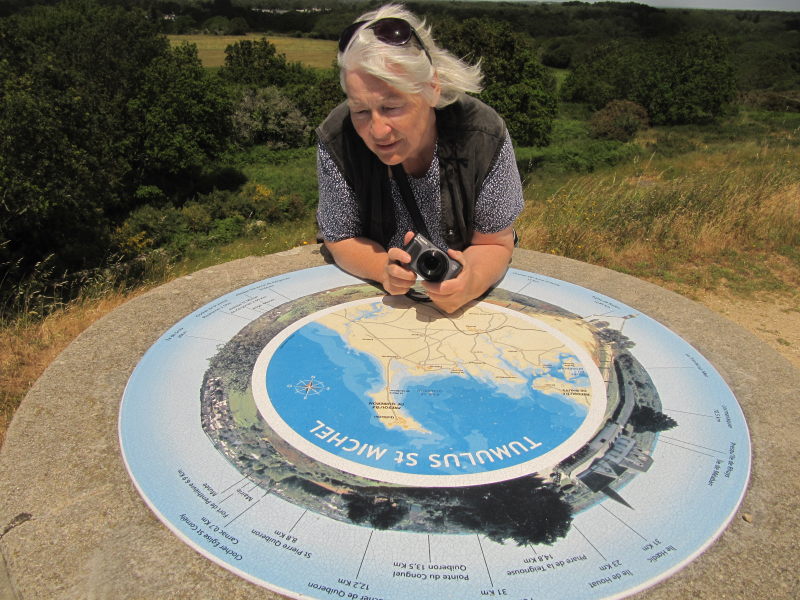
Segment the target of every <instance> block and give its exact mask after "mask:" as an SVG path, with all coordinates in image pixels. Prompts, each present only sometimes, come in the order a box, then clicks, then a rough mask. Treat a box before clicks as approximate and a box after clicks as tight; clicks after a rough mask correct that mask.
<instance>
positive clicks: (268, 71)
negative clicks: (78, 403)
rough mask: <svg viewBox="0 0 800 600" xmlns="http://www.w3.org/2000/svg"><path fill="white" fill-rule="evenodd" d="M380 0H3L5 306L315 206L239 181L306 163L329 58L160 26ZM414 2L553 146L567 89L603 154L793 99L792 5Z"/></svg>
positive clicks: (334, 22)
mask: <svg viewBox="0 0 800 600" xmlns="http://www.w3.org/2000/svg"><path fill="white" fill-rule="evenodd" d="M377 5H378V3H375V2H373V3H364V2H360V3H355V2H353V3H349V2H338V1H335V0H325V1H319V2H312V1H311V0H297V1H296V2H293V3H286V2H277V1H276V2H268V1H260V0H238V1H237V0H213V1H210V2H202V1H191V0H169V1H168V0H127V2H122V3H121V2H116V1H110V0H64V1H61V2H31V1H30V0H11V1H10V2H7V3H5V4H3V5H2V10H4V11H5V14H6V16H5V17H3V18H0V281H2V283H1V284H0V308H2V310H3V311H6V310H13V309H14V307H15V306H16V305H17V304H18V300H19V298H18V296H19V289H20V288H19V286H18V285H17V284H18V283H19V282H23V281H30V277H31V275H34V276H35V277H36V278H37V282H38V283H41V285H43V286H47V285H50V284H53V283H54V282H60V281H63V280H64V278H65V275H67V276H69V274H73V273H76V272H85V271H86V270H91V269H95V268H97V267H100V266H104V265H105V266H108V265H116V266H118V267H124V268H125V269H128V270H130V274H129V275H130V277H131V278H133V279H135V278H136V277H137V272H136V270H137V269H140V268H143V267H142V265H143V264H145V263H144V262H142V261H141V260H139V259H141V257H145V256H149V255H150V254H152V253H153V252H154V251H157V250H165V251H166V252H167V254H168V255H169V257H176V256H181V255H182V253H183V252H184V251H186V249H188V248H191V247H193V246H214V245H216V244H220V243H225V242H229V241H232V240H233V239H235V238H236V237H238V236H241V235H243V234H246V233H251V232H253V231H257V230H258V229H259V228H263V227H265V226H266V225H268V224H269V223H274V222H279V221H281V220H285V219H293V218H296V217H300V216H303V215H306V214H308V212H309V211H310V210H311V209H312V208H313V205H314V202H315V196H314V192H313V191H308V190H305V191H303V192H298V191H286V190H283V191H278V190H275V189H272V188H270V187H269V186H265V185H263V184H262V183H258V182H250V181H247V177H246V176H245V175H244V174H243V172H242V169H241V164H242V160H243V156H244V157H250V158H251V159H253V157H256V158H255V159H254V160H257V161H259V162H264V163H269V162H270V161H274V162H280V161H284V162H286V161H290V160H292V159H291V158H288V157H289V156H290V155H287V154H286V152H295V153H299V154H298V155H297V156H302V160H304V161H306V162H305V163H304V164H305V165H308V166H306V167H304V168H306V169H313V150H312V149H311V147H312V146H313V143H314V139H313V129H314V127H315V126H316V125H317V124H318V123H319V122H320V121H321V120H322V119H323V118H324V116H325V115H326V114H327V112H328V111H329V110H330V109H331V108H332V107H333V106H334V105H335V104H336V103H338V102H339V101H341V100H342V99H343V95H342V92H341V89H340V87H339V83H338V75H337V74H336V72H335V70H334V69H333V68H331V69H326V70H312V69H309V68H306V67H304V66H302V65H300V64H293V63H289V62H288V61H287V60H286V58H285V57H284V56H283V55H281V54H279V53H277V52H276V50H275V47H274V46H273V45H272V44H270V43H269V42H268V41H267V40H266V39H262V40H260V41H252V40H249V39H248V40H245V39H243V40H241V41H240V42H238V43H235V44H232V45H231V46H229V47H228V49H227V51H226V60H225V65H224V66H223V67H222V68H220V69H219V70H218V71H209V70H207V69H204V68H203V67H202V65H201V64H200V61H199V59H198V56H197V52H196V49H195V47H194V46H190V45H183V46H179V47H175V48H171V47H170V45H169V43H168V42H167V40H166V38H165V37H164V35H163V34H164V33H166V32H175V31H177V30H181V31H183V30H184V29H185V30H186V31H189V30H191V31H206V32H212V33H213V32H215V33H230V32H231V31H230V30H228V29H225V27H222V25H224V24H226V23H227V24H228V25H230V24H231V23H233V22H234V21H235V22H236V23H237V25H236V27H237V30H240V31H253V30H256V31H262V32H264V33H267V32H283V33H292V34H294V35H299V36H308V37H322V38H328V39H335V38H336V37H337V36H338V34H339V32H340V31H341V29H342V28H343V27H344V26H345V25H347V24H348V23H350V22H352V20H353V19H354V18H355V17H356V16H358V15H359V14H361V13H362V12H364V11H365V10H367V9H368V8H370V7H374V6H377ZM408 6H409V8H410V9H411V10H413V11H415V12H417V13H418V14H420V15H423V16H425V17H426V18H427V20H428V21H429V22H430V23H431V24H432V25H433V28H434V33H435V35H436V37H437V40H438V42H439V43H440V44H441V45H442V46H444V47H446V48H448V49H450V50H451V51H453V52H454V53H456V54H458V55H460V56H464V57H467V58H468V59H469V60H473V61H474V60H480V61H481V64H482V67H483V70H484V74H485V79H484V91H483V92H482V94H481V97H482V98H483V99H485V100H486V101H487V102H488V103H489V104H491V105H492V106H493V107H495V108H496V109H497V110H498V112H500V113H501V114H502V115H503V117H504V118H505V120H506V122H507V123H508V126H509V129H510V132H511V134H512V137H513V139H514V141H515V143H516V145H517V146H518V147H527V148H544V147H545V146H547V145H548V144H549V143H550V141H551V139H552V135H553V128H554V123H555V121H556V118H557V114H558V110H559V106H563V105H564V103H569V104H573V105H579V106H581V107H585V109H582V110H587V111H589V112H590V113H591V114H592V117H591V123H590V129H591V134H592V136H593V137H595V138H596V139H597V140H596V142H597V143H598V144H601V143H602V144H606V146H603V148H602V153H603V154H604V155H605V156H607V157H610V158H609V160H612V159H613V157H614V156H625V155H626V152H628V150H626V149H625V148H627V147H626V146H625V145H624V144H625V142H627V141H628V140H630V139H631V138H632V136H633V135H634V134H635V133H636V131H637V130H638V129H641V128H642V127H644V126H646V125H647V124H649V123H652V124H659V125H661V124H663V125H673V124H685V123H704V122H709V121H713V120H714V119H717V118H719V117H720V116H722V115H724V114H725V113H726V111H729V110H730V107H731V103H732V102H734V101H735V100H736V98H737V94H738V95H739V99H740V101H741V100H742V98H746V100H747V101H748V102H750V103H751V104H753V105H757V106H760V107H762V108H767V109H775V110H795V111H796V110H800V96H799V95H798V90H800V46H799V45H798V43H797V40H798V38H800V14H796V13H768V12H752V11H750V12H742V11H731V12H722V11H679V10H661V9H655V8H651V7H647V6H643V5H640V4H635V3H627V4H622V3H600V4H594V5H589V4H585V3H581V2H569V3H564V4H520V3H501V2H497V3H478V2H447V3H445V2H441V3H439V2H431V3H419V4H416V3H408ZM214 23H216V29H214V28H213V27H211V25H213V24H214ZM556 75H558V78H560V79H561V84H560V85H559V84H557V77H556ZM598 147H599V146H598ZM592 152H594V150H592ZM281 153H283V154H281ZM520 153H521V154H525V152H524V151H521V152H520ZM292 156H294V155H292ZM304 178H305V180H309V179H311V177H309V174H308V173H306V174H305V175H304ZM305 184H308V181H306V182H305ZM309 185H310V184H309ZM307 187H308V186H307ZM137 265H138V266H137Z"/></svg>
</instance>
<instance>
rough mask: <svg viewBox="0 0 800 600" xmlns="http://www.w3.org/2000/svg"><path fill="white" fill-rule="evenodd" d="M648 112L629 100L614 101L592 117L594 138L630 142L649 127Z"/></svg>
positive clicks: (591, 125)
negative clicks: (641, 130) (640, 131)
mask: <svg viewBox="0 0 800 600" xmlns="http://www.w3.org/2000/svg"><path fill="white" fill-rule="evenodd" d="M647 124H648V118H647V111H646V110H645V109H644V108H643V107H642V106H640V105H638V104H636V103H635V102H631V101H629V100H612V101H611V102H609V103H608V104H606V106H605V107H604V108H602V109H600V110H598V111H597V112H596V113H594V114H593V115H592V119H591V121H590V122H589V130H590V133H591V135H592V137H595V138H600V139H606V140H616V141H618V142H629V141H630V140H632V139H633V137H634V136H635V135H636V132H637V131H639V130H640V129H642V128H644V127H647Z"/></svg>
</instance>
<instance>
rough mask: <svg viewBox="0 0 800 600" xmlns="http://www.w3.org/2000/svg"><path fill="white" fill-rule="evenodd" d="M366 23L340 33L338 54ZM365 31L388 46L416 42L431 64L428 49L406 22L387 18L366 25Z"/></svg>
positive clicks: (349, 27)
mask: <svg viewBox="0 0 800 600" xmlns="http://www.w3.org/2000/svg"><path fill="white" fill-rule="evenodd" d="M366 23H369V21H358V22H356V23H353V24H352V25H348V26H347V27H346V28H345V29H344V31H342V34H341V35H340V36H339V52H344V51H345V50H347V47H348V46H349V45H350V41H351V40H352V39H353V36H354V35H355V34H356V31H358V30H359V29H360V28H361V27H362V26H364V25H365V24H366ZM367 29H372V31H373V32H374V33H375V37H376V38H377V39H378V41H381V42H383V43H384V44H388V45H390V46H405V45H406V44H408V43H409V42H410V41H411V40H412V39H414V40H416V41H417V44H419V47H420V48H421V49H422V51H423V52H424V53H425V56H427V57H428V60H429V61H430V62H431V64H433V60H431V55H430V54H429V53H428V49H427V48H426V47H425V44H423V43H422V40H421V39H420V37H419V35H418V34H417V32H416V31H414V28H413V27H412V26H411V24H410V23H409V22H408V21H406V20H404V19H398V18H397V17H387V18H385V19H378V20H377V21H373V22H372V23H370V24H369V25H367Z"/></svg>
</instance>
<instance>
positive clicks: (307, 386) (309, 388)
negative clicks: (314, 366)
mask: <svg viewBox="0 0 800 600" xmlns="http://www.w3.org/2000/svg"><path fill="white" fill-rule="evenodd" d="M288 387H290V388H294V391H295V392H297V393H298V394H300V395H301V396H303V399H304V400H307V399H308V397H309V396H317V395H319V394H320V393H322V392H323V391H326V390H329V389H331V388H329V387H327V386H326V385H325V384H324V383H323V382H321V381H317V379H316V377H315V376H314V375H312V376H311V379H307V380H303V379H301V380H300V381H298V382H297V383H295V384H294V385H292V384H289V385H288Z"/></svg>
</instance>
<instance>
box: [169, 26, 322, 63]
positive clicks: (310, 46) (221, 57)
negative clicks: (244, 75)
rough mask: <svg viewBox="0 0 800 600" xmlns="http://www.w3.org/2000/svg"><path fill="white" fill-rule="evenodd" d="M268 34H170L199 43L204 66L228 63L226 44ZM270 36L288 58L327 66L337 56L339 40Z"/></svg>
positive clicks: (175, 38) (177, 41) (172, 39)
mask: <svg viewBox="0 0 800 600" xmlns="http://www.w3.org/2000/svg"><path fill="white" fill-rule="evenodd" d="M263 37H265V36H264V34H262V33H249V34H247V35H169V36H167V38H169V41H170V43H171V44H172V45H174V46H177V45H179V44H182V43H184V42H186V43H189V44H194V45H195V46H197V53H198V55H199V56H200V60H201V62H202V63H203V66H204V67H221V66H222V65H223V64H225V48H227V47H228V46H230V45H231V44H235V43H236V42H241V41H243V40H251V41H257V40H260V39H261V38H263ZM267 40H269V42H270V43H271V44H272V45H274V46H275V48H276V50H277V51H278V52H279V53H280V54H285V55H286V60H287V61H289V62H300V63H303V64H304V65H305V66H307V67H313V68H315V69H328V68H330V67H331V66H332V65H333V61H335V60H336V42H335V41H330V40H312V39H307V38H294V37H281V36H270V37H267Z"/></svg>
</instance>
